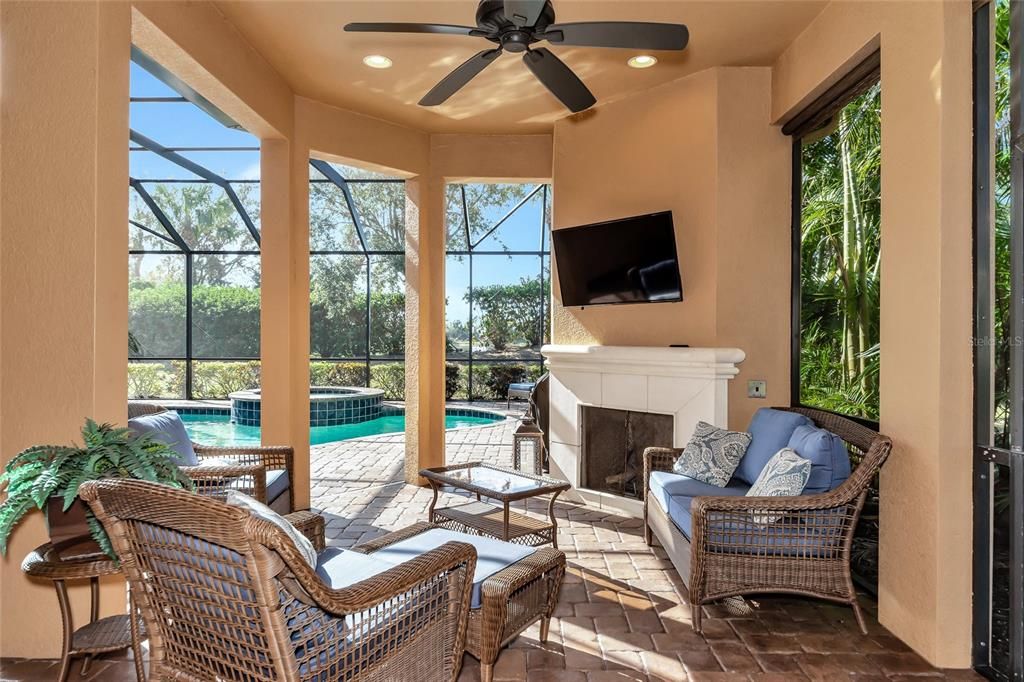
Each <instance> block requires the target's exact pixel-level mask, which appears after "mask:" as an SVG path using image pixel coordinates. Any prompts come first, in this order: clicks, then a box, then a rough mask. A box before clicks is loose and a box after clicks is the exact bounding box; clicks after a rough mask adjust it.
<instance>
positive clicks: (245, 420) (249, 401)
mask: <svg viewBox="0 0 1024 682" xmlns="http://www.w3.org/2000/svg"><path fill="white" fill-rule="evenodd" d="M228 397H229V398H230V399H231V421H233V422H235V423H236V424H241V425H243V426H259V425H260V414H261V397H262V396H261V395H260V392H259V390H254V391H238V392H236V393H232V394H231V395H230V396H228ZM383 407H384V391H381V390H380V389H376V388H352V387H335V386H314V387H312V388H310V389H309V425H310V426H337V425H339V424H355V423H357V422H365V421H369V420H371V419H376V418H378V417H380V416H382V412H383Z"/></svg>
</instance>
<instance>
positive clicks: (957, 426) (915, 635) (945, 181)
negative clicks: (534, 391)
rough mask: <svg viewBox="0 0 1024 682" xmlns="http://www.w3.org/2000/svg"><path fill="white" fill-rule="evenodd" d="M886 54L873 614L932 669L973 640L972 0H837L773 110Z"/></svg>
mask: <svg viewBox="0 0 1024 682" xmlns="http://www.w3.org/2000/svg"><path fill="white" fill-rule="evenodd" d="M879 44H880V46H881V51H882V266H881V269H882V290H881V301H882V312H881V345H882V364H881V429H882V431H883V432H884V433H886V434H888V435H889V436H891V437H892V439H893V441H894V443H895V447H894V450H893V455H892V457H891V459H890V461H889V463H888V464H887V465H886V467H885V469H884V471H883V472H882V493H881V501H882V530H881V565H880V571H881V581H880V590H881V593H880V598H879V616H880V619H881V621H882V623H883V624H884V625H886V626H887V627H889V628H890V629H891V630H892V631H893V632H894V633H895V634H896V635H897V636H899V637H900V638H902V639H903V640H905V641H906V642H907V643H908V644H910V645H911V646H912V647H914V648H915V649H916V650H917V651H919V652H920V653H921V654H923V655H924V656H925V657H926V658H928V659H929V660H930V661H931V662H932V663H935V664H937V665H942V666H948V667H967V666H968V665H969V663H970V641H971V640H970V636H971V630H970V629H971V610H970V606H971V550H970V548H971V414H972V396H971V385H972V379H971V366H972V359H971V358H972V356H971V347H970V337H969V335H970V329H971V301H972V298H971V296H972V293H971V292H972V287H971V284H970V283H971V146H970V145H971V100H972V98H971V3H969V2H948V3H940V2H887V3H858V2H837V3H833V4H832V5H830V6H829V7H828V8H826V9H825V10H824V11H823V12H822V13H821V15H819V16H818V17H817V18H816V19H815V21H814V22H813V23H812V24H811V26H809V27H808V28H807V30H805V31H804V33H803V34H802V35H801V36H800V38H799V39H798V40H797V41H795V42H794V43H793V45H792V46H791V47H790V48H789V49H788V50H787V51H786V52H785V53H784V54H783V55H782V56H781V57H780V59H779V60H778V63H777V64H776V66H775V87H774V93H773V95H774V101H773V107H772V109H773V112H774V114H775V116H776V117H783V116H785V115H786V114H788V113H790V112H793V111H795V110H797V109H798V108H799V107H800V106H801V105H802V104H803V103H806V102H807V101H809V100H810V99H811V98H812V97H813V96H814V95H815V94H816V93H817V92H820V90H821V89H822V88H823V87H824V86H826V85H827V84H828V83H829V82H830V81H831V80H834V74H836V73H837V72H840V71H841V70H842V67H843V65H844V64H848V63H850V62H851V60H852V59H853V58H856V57H857V56H859V55H863V54H864V53H865V52H867V51H870V50H871V49H873V48H874V47H875V46H877V45H879Z"/></svg>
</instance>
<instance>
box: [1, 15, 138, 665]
mask: <svg viewBox="0 0 1024 682" xmlns="http://www.w3.org/2000/svg"><path fill="white" fill-rule="evenodd" d="M55 26H59V27H61V30H60V40H52V37H53V31H54V27H55ZM0 34H2V36H3V63H2V76H0V83H2V87H3V93H2V96H0V107H2V116H0V121H2V128H0V148H2V149H3V154H2V157H0V177H2V183H0V295H2V298H0V415H2V417H0V419H2V422H0V458H2V459H3V461H4V462H6V461H7V460H8V459H9V458H10V457H11V456H12V455H13V454H15V453H17V452H18V451H20V450H22V449H23V448H25V447H28V446H30V445H35V444H40V443H70V442H72V441H74V442H81V435H80V433H79V432H80V430H81V427H82V424H83V422H84V420H85V418H86V417H93V418H94V419H96V420H97V421H100V422H104V421H108V422H116V423H121V424H123V423H124V422H125V420H126V417H127V414H126V396H127V394H128V388H127V358H128V346H127V338H128V304H127V299H128V225H127V218H128V153H127V149H128V69H129V55H130V52H129V50H130V45H131V15H130V9H129V6H128V5H127V4H126V3H123V2H76V3H36V2H4V3H3V5H2V6H0ZM45 539H46V530H45V527H44V524H43V517H42V515H41V514H39V513H38V512H36V513H33V514H31V516H30V517H29V518H28V519H26V521H25V522H24V523H23V524H22V525H21V526H19V527H18V528H17V529H16V530H15V531H14V533H13V535H12V537H11V541H10V545H9V547H8V551H7V556H6V557H4V559H3V561H2V562H0V602H2V604H3V610H2V614H0V656H19V657H21V656H24V657H53V656H56V655H57V654H58V653H59V651H58V648H59V643H60V619H59V616H58V611H57V604H56V599H55V598H54V591H53V587H52V586H51V585H49V584H47V583H36V582H31V581H29V580H27V579H25V578H24V577H23V576H22V573H21V570H20V564H21V560H22V559H23V558H24V556H25V554H26V553H28V552H29V551H30V550H31V549H32V548H33V547H35V546H36V545H38V544H40V543H42V542H44V541H45ZM73 598H74V607H75V613H76V615H77V617H78V619H79V623H81V622H83V619H87V618H88V608H87V600H88V589H85V588H81V587H80V588H75V589H74V590H73ZM101 602H102V604H103V613H102V614H101V615H108V614H111V613H117V612H118V611H123V606H124V602H125V599H124V583H123V581H121V580H118V579H114V580H111V581H106V582H105V583H104V585H103V589H102V597H101Z"/></svg>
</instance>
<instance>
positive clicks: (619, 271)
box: [551, 211, 683, 306]
mask: <svg viewBox="0 0 1024 682" xmlns="http://www.w3.org/2000/svg"><path fill="white" fill-rule="evenodd" d="M551 245H552V247H553V248H554V255H555V263H556V264H557V266H558V280H559V285H560V288H561V291H562V305H564V306H587V305H605V304H611V303H660V302H664V301H681V300H683V285H682V281H681V280H680V277H679V261H678V258H677V256H676V233H675V228H674V226H673V224H672V212H671V211H665V212H663V213H652V214H650V215H644V216H635V217H633V218H623V219H621V220H611V221H608V222H604V223H596V224H594V225H582V226H580V227H570V228H566V229H563V230H555V231H553V232H552V233H551Z"/></svg>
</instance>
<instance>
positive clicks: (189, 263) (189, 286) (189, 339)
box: [128, 48, 260, 400]
mask: <svg viewBox="0 0 1024 682" xmlns="http://www.w3.org/2000/svg"><path fill="white" fill-rule="evenodd" d="M135 56H136V52H135V51H134V48H133V59H134V58H135ZM136 63H139V62H138V61H136ZM140 65H141V66H143V68H146V69H147V70H150V68H149V66H147V65H146V64H140ZM130 101H131V102H132V103H155V104H164V103H168V102H170V103H180V104H183V105H185V106H194V105H195V106H199V105H198V104H195V103H194V102H191V101H190V100H188V99H185V98H184V97H182V98H170V97H166V98H165V97H131V98H130ZM200 108H201V109H202V110H203V111H204V112H206V113H210V112H209V111H207V110H206V109H204V108H202V107H200ZM215 118H216V117H215ZM218 121H219V119H218ZM219 122H221V121H219ZM129 139H130V143H129V147H128V152H129V153H132V152H152V153H154V154H156V155H157V156H160V157H161V158H163V159H165V160H166V161H169V162H171V163H173V164H175V165H176V166H179V167H180V168H183V169H185V170H187V171H189V172H191V173H193V174H194V175H196V176H197V178H196V179H163V178H136V177H130V178H129V180H128V185H129V187H130V188H132V189H134V190H135V192H136V193H137V194H138V195H139V197H140V198H141V199H142V201H143V203H144V204H145V205H146V207H147V208H148V209H149V211H150V213H151V214H152V215H153V217H154V218H155V219H156V221H157V222H158V223H159V224H160V225H161V227H163V228H164V230H165V231H166V232H167V234H168V235H169V236H170V240H168V239H167V237H165V236H164V235H161V234H159V233H157V232H155V231H154V230H151V229H149V228H148V227H146V226H145V225H142V224H140V223H137V222H135V221H134V220H133V219H131V218H129V221H128V222H129V223H130V225H131V226H134V227H135V228H136V229H140V230H142V231H144V232H147V233H148V234H150V235H152V236H153V237H156V238H158V239H162V240H163V241H165V242H168V247H169V248H165V249H149V248H147V249H129V251H128V254H129V256H151V255H176V256H182V257H183V258H184V261H185V329H184V333H185V353H184V355H182V356H178V357H170V356H159V357H158V356H150V355H142V356H134V357H129V358H128V362H129V364H147V363H152V362H184V363H185V386H184V399H185V400H194V399H195V393H194V391H193V387H194V383H195V382H194V373H195V363H197V362H252V361H254V360H255V361H259V360H260V356H259V355H256V356H253V357H246V358H240V357H221V356H218V357H208V356H205V355H204V356H197V355H196V353H195V348H194V340H193V332H194V330H193V328H192V326H193V319H194V317H193V307H194V300H193V273H194V268H195V258H196V257H197V256H199V257H203V256H257V257H258V256H260V233H259V230H258V228H257V227H256V225H255V223H254V222H253V220H252V218H251V217H250V216H249V212H248V211H247V210H246V208H245V206H244V205H243V204H242V202H241V201H240V199H239V197H238V195H237V194H236V193H235V190H234V188H233V187H232V185H235V184H259V180H234V179H227V178H224V177H222V176H221V175H219V174H217V173H215V172H213V171H211V170H209V169H208V168H206V167H205V166H203V165H202V164H200V163H197V162H195V161H193V160H191V159H188V158H186V157H184V156H182V155H181V154H179V152H182V151H200V152H206V151H216V152H236V151H237V152H252V151H259V149H260V148H259V147H252V146H233V147H225V146H211V147H202V146H199V147H165V146H163V145H161V144H160V143H159V142H157V141H156V140H153V139H151V138H149V137H146V136H145V135H142V134H141V133H139V132H137V131H135V130H130V131H129ZM163 184H190V185H207V184H208V185H215V186H217V187H220V188H221V189H222V190H224V193H225V194H226V196H227V198H228V200H229V201H230V202H231V204H232V206H233V207H234V209H235V211H236V213H237V214H238V216H239V218H240V219H241V220H242V223H243V225H244V226H245V228H246V232H247V233H248V235H249V239H250V240H251V242H252V243H253V245H254V248H252V249H224V250H208V249H195V248H192V247H190V246H189V245H188V243H187V242H186V241H185V240H184V239H183V238H182V237H181V235H180V234H179V232H178V230H177V228H176V226H175V225H174V223H173V221H172V220H171V219H170V218H169V217H168V216H167V214H166V213H165V212H164V211H163V209H162V208H161V207H160V206H159V204H158V203H157V202H156V201H155V200H154V199H153V197H152V195H151V194H150V192H149V189H148V187H150V186H155V185H163Z"/></svg>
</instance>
